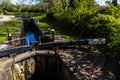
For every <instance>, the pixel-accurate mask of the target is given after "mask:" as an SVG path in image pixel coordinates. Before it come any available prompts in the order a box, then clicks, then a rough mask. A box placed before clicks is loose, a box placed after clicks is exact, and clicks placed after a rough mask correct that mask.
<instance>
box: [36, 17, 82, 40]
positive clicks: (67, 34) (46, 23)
mask: <svg viewBox="0 0 120 80" xmlns="http://www.w3.org/2000/svg"><path fill="white" fill-rule="evenodd" d="M37 19H38V20H39V22H40V27H41V28H42V29H43V30H44V31H47V30H48V28H54V29H55V30H56V35H61V36H62V37H64V38H67V39H70V40H76V39H80V37H79V36H77V35H76V34H75V32H74V31H70V30H68V29H66V28H65V27H64V26H61V25H60V23H59V22H57V23H56V21H54V22H53V21H50V20H48V19H47V18H46V16H45V15H44V16H39V17H37Z"/></svg>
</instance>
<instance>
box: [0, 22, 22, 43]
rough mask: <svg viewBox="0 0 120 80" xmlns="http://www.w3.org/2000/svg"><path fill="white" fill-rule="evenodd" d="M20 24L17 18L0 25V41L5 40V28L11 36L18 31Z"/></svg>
mask: <svg viewBox="0 0 120 80" xmlns="http://www.w3.org/2000/svg"><path fill="white" fill-rule="evenodd" d="M19 25H20V21H19V20H11V21H9V22H6V23H4V24H3V25H0V43H1V42H4V41H6V40H7V29H8V30H9V32H10V33H11V34H12V37H13V36H14V35H15V34H16V33H17V32H18V27H19Z"/></svg>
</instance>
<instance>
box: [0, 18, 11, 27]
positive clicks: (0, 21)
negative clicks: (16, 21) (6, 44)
mask: <svg viewBox="0 0 120 80" xmlns="http://www.w3.org/2000/svg"><path fill="white" fill-rule="evenodd" d="M11 18H12V16H3V18H2V19H0V25H2V24H4V23H5V22H8V21H10V20H11Z"/></svg>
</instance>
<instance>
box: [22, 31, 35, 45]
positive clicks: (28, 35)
mask: <svg viewBox="0 0 120 80" xmlns="http://www.w3.org/2000/svg"><path fill="white" fill-rule="evenodd" d="M25 37H26V39H25V42H24V45H29V44H30V43H32V42H35V41H36V39H35V35H34V34H33V33H31V32H30V33H26V36H25Z"/></svg>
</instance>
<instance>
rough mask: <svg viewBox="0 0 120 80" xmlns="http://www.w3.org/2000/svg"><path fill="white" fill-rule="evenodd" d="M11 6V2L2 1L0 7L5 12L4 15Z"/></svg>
mask: <svg viewBox="0 0 120 80" xmlns="http://www.w3.org/2000/svg"><path fill="white" fill-rule="evenodd" d="M10 4H11V0H0V7H1V8H2V10H3V13H4V12H5V10H6V9H7V8H8V7H9V5H10Z"/></svg>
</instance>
